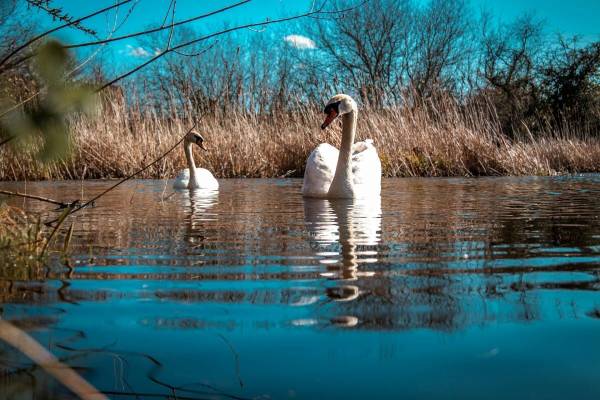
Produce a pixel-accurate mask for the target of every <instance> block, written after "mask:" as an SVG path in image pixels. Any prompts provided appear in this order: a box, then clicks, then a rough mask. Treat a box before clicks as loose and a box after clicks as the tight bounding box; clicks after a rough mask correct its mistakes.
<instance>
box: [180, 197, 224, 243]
mask: <svg viewBox="0 0 600 400" xmlns="http://www.w3.org/2000/svg"><path fill="white" fill-rule="evenodd" d="M218 200H219V192H218V191H216V190H203V189H190V190H188V191H186V192H185V198H184V203H183V206H184V208H185V209H186V210H189V211H188V214H187V215H186V221H187V224H186V232H185V240H186V242H187V243H188V245H189V246H190V247H191V248H193V249H198V248H200V249H201V248H203V247H204V239H205V236H204V232H205V227H206V223H207V222H208V221H213V220H215V219H216V214H215V213H211V212H210V210H211V209H212V208H213V207H214V206H215V205H216V204H217V203H218Z"/></svg>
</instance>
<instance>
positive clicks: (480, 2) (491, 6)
mask: <svg viewBox="0 0 600 400" xmlns="http://www.w3.org/2000/svg"><path fill="white" fill-rule="evenodd" d="M113 1H114V0H101V1H72V0H55V1H53V2H52V4H53V5H55V6H60V7H63V9H64V10H65V11H67V12H68V13H69V14H71V15H73V16H75V17H78V16H81V15H85V14H86V13H89V12H91V11H93V10H95V9H97V8H99V7H101V6H106V5H110V4H113ZM417 1H422V2H425V1H426V0H417ZM235 2H236V0H229V1H226V0H215V1H198V0H177V13H176V19H184V18H189V17H192V16H194V15H198V14H201V13H204V12H207V11H211V10H214V9H218V8H220V7H223V6H225V5H229V4H233V3H235ZM470 3H471V8H472V11H474V12H475V13H478V11H479V10H481V9H485V10H489V11H491V12H492V14H493V15H494V16H496V17H498V18H499V19H500V20H501V21H504V22H510V21H511V20H513V19H514V18H515V17H518V16H519V15H522V14H523V13H526V12H531V13H534V14H535V15H536V16H537V17H538V18H540V19H542V20H544V21H545V22H546V26H547V30H548V33H558V32H560V33H563V34H566V35H575V34H577V35H581V36H583V38H584V39H586V40H598V39H600V24H599V23H598V22H597V21H598V20H600V0H569V1H563V0H470ZM310 4H312V0H252V1H251V2H249V3H248V4H245V5H242V6H240V7H238V8H236V9H233V10H230V11H227V12H226V13H223V14H221V15H218V16H213V17H210V18H208V19H205V20H202V21H201V22H199V23H196V24H195V25H194V27H195V28H198V29H200V30H202V31H204V32H206V31H212V30H214V29H217V28H220V27H222V26H224V24H229V25H233V24H237V23H241V22H248V21H261V20H264V19H265V18H266V17H270V18H277V17H281V16H286V15H293V14H297V13H299V12H302V11H305V10H307V9H308V8H309V7H310ZM168 5H169V0H138V3H137V6H136V7H135V9H134V11H133V13H132V14H131V15H130V17H129V19H128V20H127V23H126V24H125V25H124V26H123V27H122V28H121V29H120V30H119V31H118V35H122V34H125V33H129V32H134V31H138V30H140V29H142V28H143V27H146V26H148V25H157V24H158V25H160V24H161V23H162V21H163V18H164V15H165V12H166V10H167V7H168ZM128 7H129V5H126V6H123V8H122V9H121V10H120V12H119V14H118V17H119V19H122V18H123V17H124V15H125V14H126V12H127V9H128ZM32 16H34V17H35V16H36V13H35V12H32ZM114 17H115V14H114V13H111V14H109V15H107V16H100V17H96V18H94V19H93V20H90V21H87V22H86V24H87V25H88V26H90V27H92V28H93V29H97V30H98V32H99V34H100V36H104V34H106V32H107V27H108V26H111V25H112V24H113V22H114ZM37 18H38V20H40V22H41V23H42V24H44V25H48V26H53V24H56V23H55V22H54V23H53V22H52V20H51V19H50V18H49V17H47V16H43V15H41V14H37ZM270 29H273V28H270ZM245 32H247V34H257V33H256V32H252V31H245ZM277 32H283V34H282V38H283V35H285V34H295V33H300V34H301V33H302V32H298V29H297V28H296V26H295V25H294V24H289V25H286V26H285V27H284V28H283V30H282V31H279V30H278V31H277ZM59 36H60V38H61V39H62V40H63V41H64V42H66V43H73V42H77V41H81V40H85V39H88V38H86V37H85V36H84V35H83V34H81V33H79V32H77V31H73V30H65V31H63V32H62V33H61V34H60V35H59ZM137 46H138V43H137V42H136V41H135V40H130V41H123V42H117V43H114V44H112V45H111V47H110V49H107V50H105V51H106V52H107V53H108V54H112V55H113V56H114V58H115V59H117V60H120V61H122V59H123V58H127V57H122V55H123V54H125V55H129V56H130V58H131V59H132V60H134V59H135V58H136V55H137V56H138V58H139V56H145V54H140V53H139V52H138V53H136V50H139V48H138V47H137ZM120 61H119V62H120Z"/></svg>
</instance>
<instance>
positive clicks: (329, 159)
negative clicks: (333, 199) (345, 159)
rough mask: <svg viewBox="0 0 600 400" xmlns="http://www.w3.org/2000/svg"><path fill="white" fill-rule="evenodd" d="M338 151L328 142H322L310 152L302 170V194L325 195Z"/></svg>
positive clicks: (331, 177) (333, 173)
mask: <svg viewBox="0 0 600 400" xmlns="http://www.w3.org/2000/svg"><path fill="white" fill-rule="evenodd" d="M338 155H339V151H338V149H336V148H335V147H333V146H332V145H330V144H327V143H322V144H320V145H318V146H317V148H316V149H314V150H313V152H312V153H310V156H308V160H306V169H305V170H304V183H303V185H302V194H303V195H304V196H309V197H325V196H327V192H329V186H331V181H332V180H333V176H334V175H335V167H336V164H337V159H338Z"/></svg>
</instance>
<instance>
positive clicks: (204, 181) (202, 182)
mask: <svg viewBox="0 0 600 400" xmlns="http://www.w3.org/2000/svg"><path fill="white" fill-rule="evenodd" d="M203 143H204V138H203V137H202V135H200V134H199V133H198V132H195V131H190V133H188V134H187V135H186V136H185V138H184V140H183V149H184V151H185V158H186V159H187V163H188V168H187V169H184V170H183V171H181V172H180V173H179V174H178V175H177V178H175V182H174V183H173V188H174V189H207V190H217V189H219V182H217V180H216V179H215V177H214V176H213V174H211V173H210V171H209V170H207V169H204V168H196V164H195V163H194V155H193V154H192V145H193V144H196V145H198V146H200V148H201V149H203V150H206V147H204V144H203Z"/></svg>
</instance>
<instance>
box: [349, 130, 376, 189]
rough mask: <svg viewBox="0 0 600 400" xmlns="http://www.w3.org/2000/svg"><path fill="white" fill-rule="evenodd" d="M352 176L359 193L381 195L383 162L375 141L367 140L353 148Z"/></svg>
mask: <svg viewBox="0 0 600 400" xmlns="http://www.w3.org/2000/svg"><path fill="white" fill-rule="evenodd" d="M352 150H353V152H354V153H353V154H352V174H353V176H354V185H356V186H359V187H360V188H357V189H358V190H357V192H358V193H365V194H369V195H378V194H379V193H381V161H380V160H379V155H378V154H377V150H376V149H375V146H373V141H372V140H371V139H367V140H365V141H364V142H357V143H355V144H354V146H353V147H352Z"/></svg>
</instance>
